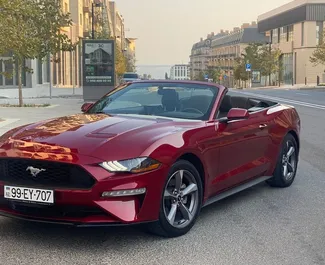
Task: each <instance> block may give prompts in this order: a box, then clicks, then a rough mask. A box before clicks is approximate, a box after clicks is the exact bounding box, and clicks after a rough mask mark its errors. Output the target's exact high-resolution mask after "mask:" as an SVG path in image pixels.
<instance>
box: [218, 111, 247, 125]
mask: <svg viewBox="0 0 325 265" xmlns="http://www.w3.org/2000/svg"><path fill="white" fill-rule="evenodd" d="M248 118H249V112H248V110H247V109H240V108H232V109H230V110H229V112H228V114H227V117H225V118H222V119H220V122H224V123H227V122H228V121H234V120H245V119H248Z"/></svg>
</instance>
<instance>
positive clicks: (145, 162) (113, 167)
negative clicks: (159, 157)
mask: <svg viewBox="0 0 325 265" xmlns="http://www.w3.org/2000/svg"><path fill="white" fill-rule="evenodd" d="M99 165H100V166H101V167H103V168H104V169H106V170H108V171H110V172H131V173H142V172H147V171H151V170H154V169H157V168H159V167H160V165H161V164H160V163H159V162H158V161H156V160H154V159H152V158H150V157H139V158H133V159H128V160H119V161H108V162H103V163H100V164H99Z"/></svg>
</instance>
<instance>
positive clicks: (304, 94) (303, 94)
mask: <svg viewBox="0 0 325 265" xmlns="http://www.w3.org/2000/svg"><path fill="white" fill-rule="evenodd" d="M296 94H297V95H302V96H309V95H308V94H306V93H299V92H297V93H296Z"/></svg>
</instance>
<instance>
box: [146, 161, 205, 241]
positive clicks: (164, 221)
mask: <svg viewBox="0 0 325 265" xmlns="http://www.w3.org/2000/svg"><path fill="white" fill-rule="evenodd" d="M202 197H203V187H202V181H201V177H200V174H199V173H198V171H197V169H196V168H195V167H194V165H192V164H191V163H190V162H188V161H186V160H179V161H177V162H176V163H175V164H174V165H173V166H172V167H171V169H170V171H169V174H168V177H167V179H166V182H165V185H164V189H163V192H162V196H161V203H160V211H159V220H158V221H157V222H154V223H151V224H149V226H148V230H149V232H150V233H153V234H156V235H159V236H163V237H169V238H170V237H178V236H182V235H185V234H186V233H187V232H188V231H190V230H191V228H192V227H193V226H194V224H195V222H196V219H197V217H198V215H199V213H200V210H201V207H202Z"/></svg>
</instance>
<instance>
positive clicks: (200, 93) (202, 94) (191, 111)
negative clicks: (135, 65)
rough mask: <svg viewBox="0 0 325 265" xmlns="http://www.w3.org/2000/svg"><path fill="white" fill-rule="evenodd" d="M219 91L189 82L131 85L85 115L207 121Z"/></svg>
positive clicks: (105, 99)
mask: <svg viewBox="0 0 325 265" xmlns="http://www.w3.org/2000/svg"><path fill="white" fill-rule="evenodd" d="M217 94H218V88H217V87H215V86H211V85H208V84H207V85H204V84H192V83H133V84H129V85H127V86H124V87H121V88H119V89H117V90H116V91H115V92H113V93H110V94H108V95H107V96H106V97H103V98H102V99H101V100H99V101H98V102H97V103H96V104H95V105H94V106H93V107H92V108H91V109H89V111H88V112H87V113H106V114H111V115H114V114H133V115H153V116H161V117H169V118H179V119H190V120H207V119H208V118H209V116H210V113H211V109H212V107H213V103H214V101H215V98H216V96H217Z"/></svg>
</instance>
